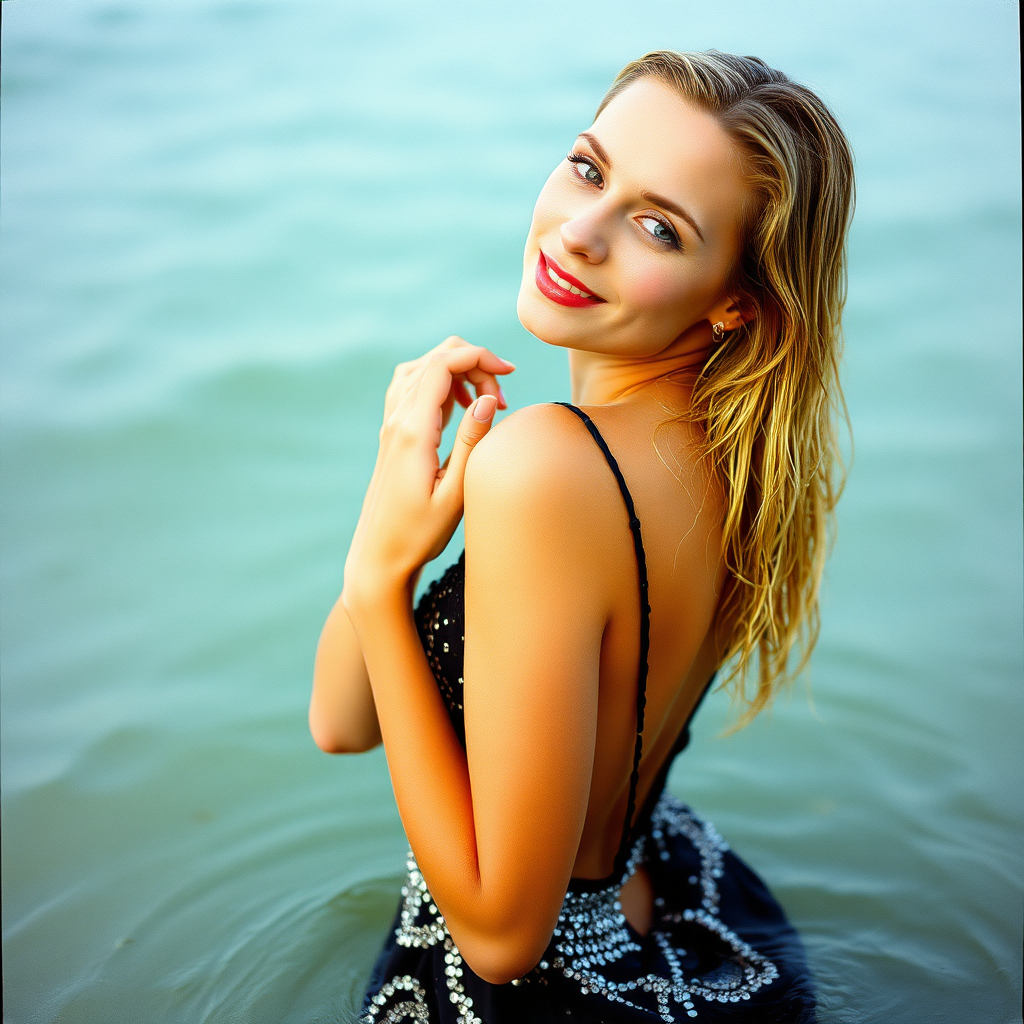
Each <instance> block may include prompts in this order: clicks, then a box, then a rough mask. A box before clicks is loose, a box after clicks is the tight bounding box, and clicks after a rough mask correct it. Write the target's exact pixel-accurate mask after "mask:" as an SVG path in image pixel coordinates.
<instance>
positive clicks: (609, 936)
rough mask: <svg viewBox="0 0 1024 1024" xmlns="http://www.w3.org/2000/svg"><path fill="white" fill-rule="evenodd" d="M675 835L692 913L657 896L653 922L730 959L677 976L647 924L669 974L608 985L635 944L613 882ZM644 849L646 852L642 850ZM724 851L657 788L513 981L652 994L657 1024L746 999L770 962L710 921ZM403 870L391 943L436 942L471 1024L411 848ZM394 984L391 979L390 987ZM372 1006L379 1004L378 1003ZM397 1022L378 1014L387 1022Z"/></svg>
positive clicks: (451, 950)
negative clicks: (686, 859)
mask: <svg viewBox="0 0 1024 1024" xmlns="http://www.w3.org/2000/svg"><path fill="white" fill-rule="evenodd" d="M677 836H682V837H684V838H685V839H687V840H688V841H689V842H690V843H691V844H692V845H693V847H694V849H695V850H696V851H697V853H698V855H699V856H700V865H701V866H700V877H699V879H697V878H694V879H693V882H694V883H697V882H698V881H699V884H700V888H701V906H700V907H699V908H698V909H696V910H690V909H687V910H683V911H679V912H674V911H670V910H668V909H666V908H665V901H664V900H663V899H658V900H656V901H655V910H656V911H660V916H659V918H658V920H659V921H660V923H661V924H663V925H672V924H678V923H679V922H681V921H687V922H689V923H692V924H696V925H698V926H700V927H702V928H705V929H707V930H708V931H710V932H714V933H715V935H716V936H717V937H718V938H719V939H720V940H721V941H722V942H724V943H725V944H726V945H727V946H729V948H730V949H731V950H732V951H733V954H734V956H733V958H732V959H731V960H727V961H726V962H725V963H723V964H722V965H721V966H720V967H719V968H717V969H716V970H714V971H712V972H711V973H710V974H708V975H704V976H697V977H690V978H687V977H686V976H685V975H684V973H683V969H682V966H681V963H680V960H681V958H682V957H684V956H685V955H686V951H685V950H682V949H677V948H675V947H673V945H672V937H671V933H670V932H669V931H663V930H660V929H658V928H657V926H656V925H655V927H653V928H652V929H651V933H650V934H651V937H652V938H653V939H654V941H655V942H656V943H657V944H658V948H659V949H660V950H661V953H662V955H663V956H664V958H665V963H666V964H667V965H668V971H669V976H668V977H665V976H663V975H659V974H653V973H652V974H645V975H640V976H638V977H636V978H630V979H628V980H626V981H613V980H611V979H609V978H607V977H606V976H605V974H604V972H603V970H602V968H604V967H606V966H607V965H609V964H614V963H616V962H617V961H619V960H621V959H622V957H623V956H625V955H626V954H627V953H630V952H639V951H640V948H641V947H640V946H639V945H638V944H637V943H636V942H635V941H634V940H633V937H632V936H631V934H630V931H629V929H628V927H627V923H626V918H625V915H624V914H623V913H622V904H621V902H620V901H619V895H620V893H621V890H622V886H623V885H625V883H626V882H627V881H628V880H629V879H630V878H631V877H632V875H633V873H634V872H635V871H636V869H637V867H638V866H639V865H640V864H641V863H643V861H644V860H645V859H647V858H648V857H650V856H652V855H656V856H659V857H664V856H665V854H667V853H668V844H667V842H666V840H667V839H668V838H675V837H677ZM651 843H653V847H654V848H653V849H649V846H650V845H651ZM728 849H729V847H728V845H727V844H726V842H725V841H724V840H723V839H722V837H721V836H720V835H719V834H718V832H717V830H716V829H715V827H714V825H712V824H711V823H710V822H708V821H704V820H703V819H701V818H699V817H698V816H697V815H696V814H694V813H693V811H691V810H690V809H689V808H687V807H686V806H685V805H684V804H682V803H680V802H679V801H678V800H676V799H675V798H674V797H672V796H671V795H670V794H669V793H668V792H663V793H662V794H661V797H660V799H659V800H658V803H657V805H656V807H655V809H654V813H653V814H652V816H651V827H650V830H649V835H646V834H644V835H641V836H640V837H639V838H638V839H637V840H636V842H635V843H634V844H633V848H632V849H631V850H630V856H629V859H628V861H627V862H626V868H625V871H624V872H623V877H622V879H621V880H620V881H619V882H617V883H615V884H613V885H610V886H608V887H607V888H605V889H600V890H598V891H596V892H569V893H567V894H566V897H565V901H564V903H563V904H562V911H561V913H560V914H559V915H558V922H557V923H556V925H555V931H554V935H553V937H552V941H551V947H550V948H552V950H553V954H554V955H550V956H549V955H548V954H546V955H545V959H544V960H542V961H541V962H540V964H538V966H537V967H535V968H534V969H533V970H532V971H531V972H530V973H529V974H528V975H526V976H524V978H523V979H520V983H525V982H531V981H540V982H541V983H545V982H546V981H547V978H545V977H544V975H545V974H546V973H551V972H557V973H559V974H562V975H563V976H564V977H566V978H568V979H571V980H572V981H575V982H578V983H579V987H580V991H581V992H583V994H584V995H586V994H597V995H601V996H604V997H605V998H606V999H608V1000H609V1001H611V1002H615V1003H621V1004H623V1005H624V1006H629V1007H633V1008H635V1009H640V1010H647V1011H648V1012H649V1010H650V1007H649V1006H648V1007H645V1006H641V1005H639V1004H638V1003H637V1002H635V1001H634V1000H636V999H638V998H639V993H648V994H650V995H652V996H653V997H654V1001H655V1003H656V1005H657V1011H656V1012H657V1013H658V1015H659V1016H660V1017H661V1019H662V1020H663V1021H666V1022H667V1024H676V1022H683V1021H685V1020H687V1019H692V1018H694V1017H697V1016H698V1011H697V1009H696V1006H695V1004H694V1001H693V1000H694V997H695V996H699V997H700V998H702V999H704V1000H706V1001H708V1002H719V1003H736V1002H740V1001H741V1000H748V999H750V997H751V996H752V995H753V994H754V993H755V992H757V991H758V990H759V989H761V988H763V987H764V986H765V985H768V984H770V983H771V982H773V981H774V980H775V979H776V978H777V977H778V976H779V972H778V969H777V968H776V966H775V964H773V963H772V962H771V961H770V960H769V959H768V958H767V957H764V956H762V955H761V954H760V953H758V952H757V951H756V950H755V949H753V948H752V947H751V946H750V945H749V944H748V943H747V942H744V941H743V939H741V938H740V937H739V936H738V935H737V934H736V933H735V932H734V931H732V929H731V928H729V927H728V926H727V925H726V924H725V923H724V922H723V921H722V920H721V919H720V918H719V916H718V906H719V892H718V879H719V878H721V877H722V855H723V853H725V851H726V850H728ZM408 867H409V877H408V880H407V882H406V885H405V886H404V887H403V889H402V895H403V897H404V899H403V903H402V911H401V915H400V921H401V924H400V925H399V927H398V928H397V929H396V931H395V938H396V941H397V942H398V944H399V945H401V946H407V947H416V948H424V949H425V948H427V947H429V946H433V945H436V944H437V943H440V942H443V943H444V947H445V950H446V954H445V964H446V965H447V966H446V968H445V972H446V974H447V975H448V988H449V990H450V996H449V997H450V999H451V1001H452V1002H453V1003H455V1004H456V1006H457V1009H458V1013H459V1016H460V1024H480V1019H479V1018H478V1017H476V1016H474V1015H473V1013H472V1002H473V1001H472V999H470V998H469V997H467V996H466V994H465V991H464V989H463V986H462V983H461V982H460V981H459V979H460V978H461V977H462V969H461V965H462V958H461V955H460V954H459V951H458V949H457V948H456V946H455V943H454V942H452V938H451V935H449V933H448V928H447V926H446V925H445V923H444V918H443V917H442V916H441V913H440V911H438V909H437V905H436V904H435V903H434V901H433V899H432V898H431V896H430V892H429V890H428V889H427V883H426V882H425V881H424V879H423V875H422V873H421V872H420V870H419V867H418V866H417V864H416V859H415V857H413V855H412V852H411V851H410V852H409V858H408ZM395 984H396V982H392V985H395ZM513 984H515V982H513ZM385 987H386V986H385ZM381 992H384V989H382V990H381ZM631 997H632V998H631ZM376 998H378V997H375V999H376ZM373 1005H377V1006H378V1007H380V1006H381V1004H379V1003H374V1004H373ZM402 1005H403V1006H406V1005H409V1006H411V1005H412V1004H402ZM396 1009H397V1008H396ZM423 1011H424V1012H425V1007H424V1008H423ZM368 1012H372V1010H371V1011H368ZM404 1012H407V1013H412V1012H414V1011H412V1010H408V1011H404ZM415 1012H419V1010H418V1009H417V1010H416V1011H415ZM684 1015H685V1016H684ZM404 1019H406V1018H404V1017H396V1018H394V1019H392V1018H384V1020H386V1022H387V1024H393V1021H400V1020H404ZM408 1019H411V1020H423V1021H426V1020H427V1018H426V1017H425V1016H422V1017H416V1016H410V1017H409V1018H408ZM365 1020H366V1021H368V1022H370V1021H372V1022H373V1024H379V1021H380V1020H381V1018H379V1017H377V1016H375V1015H374V1016H370V1017H366V1018H365Z"/></svg>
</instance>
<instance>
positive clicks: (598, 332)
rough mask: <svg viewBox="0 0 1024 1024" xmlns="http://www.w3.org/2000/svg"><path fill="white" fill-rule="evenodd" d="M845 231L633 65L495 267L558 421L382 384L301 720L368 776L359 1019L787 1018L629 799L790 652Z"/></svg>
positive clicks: (828, 404) (773, 164)
mask: <svg viewBox="0 0 1024 1024" xmlns="http://www.w3.org/2000/svg"><path fill="white" fill-rule="evenodd" d="M852 196H853V172H852V159H851V154H850V151H849V147H848V145H847V142H846V140H845V138H844V136H843V133H842V131H841V130H840V128H839V127H838V125H837V124H836V121H835V119H834V118H833V117H832V115H831V114H830V113H829V111H828V110H827V108H826V107H825V106H824V104H823V103H822V102H821V101H820V100H819V99H818V98H817V97H816V96H815V95H814V94H813V93H811V92H810V91H809V90H807V89H806V88H803V87H801V86H799V85H796V84H794V83H793V82H791V81H790V80H789V79H788V78H786V76H785V75H783V74H781V73H780V72H778V71H775V70H773V69H771V68H769V67H767V66H766V65H765V64H764V63H762V62H761V61H760V60H757V59H755V58H753V57H737V56H732V55H729V54H723V53H718V52H714V51H712V52H709V53H689V54H683V53H675V52H670V51H663V52H657V53H651V54H648V55H647V56H645V57H643V58H642V59H640V60H639V61H636V62H634V63H632V64H630V65H629V66H628V67H626V68H625V69H624V70H623V71H622V72H621V74H620V75H619V76H618V78H617V79H616V80H615V82H614V84H613V85H612V87H611V89H610V91H609V93H608V95H607V96H606V97H605V99H604V101H603V102H602V104H601V106H600V108H599V110H598V113H597V117H596V119H595V120H594V123H593V124H592V125H591V126H590V127H589V128H588V129H587V130H586V131H584V132H583V133H582V134H581V135H580V136H579V137H578V138H577V139H576V141H575V142H574V144H573V147H572V150H571V152H570V153H569V155H568V157H567V159H566V160H564V161H562V162H561V163H560V164H559V166H558V167H556V168H555V170H554V172H553V173H552V175H551V177H550V178H549V179H548V181H547V183H546V184H545V185H544V187H543V189H542V191H541V194H540V197H539V199H538V201H537V205H536V208H535V210H534V215H533V222H532V225H531V228H530V233H529V237H528V239H527V243H526V252H525V257H524V265H523V266H524V271H523V282H522V289H521V291H520V296H519V304H518V312H519V317H520V320H521V321H522V323H523V324H524V326H525V327H526V328H527V330H529V331H530V332H531V333H532V334H533V335H535V336H536V337H537V338H538V339H540V340H541V341H543V342H545V343H546V344H549V345H557V346H561V347H563V348H565V349H567V350H568V353H569V372H570V379H571V385H572V397H573V403H574V404H571V405H570V404H567V403H552V404H548V405H538V406H532V407H529V408H525V409H521V410H519V411H518V412H516V413H515V414H514V415H511V416H509V417H507V418H506V419H505V420H504V421H503V422H502V423H501V424H500V426H498V427H496V428H495V429H494V430H493V431H492V430H489V427H490V423H491V421H492V419H493V416H494V413H495V410H496V408H498V407H504V406H505V401H504V396H503V394H502V391H501V388H500V387H499V383H498V381H499V378H500V377H501V376H502V375H504V374H507V373H510V372H511V371H512V370H513V369H514V367H513V366H512V364H511V363H508V362H506V361H505V360H503V359H501V358H499V357H498V356H497V355H495V354H494V353H492V352H490V351H488V350H487V349H485V348H482V347H479V346H475V345H470V344H467V343H466V342H464V341H462V340H461V339H459V338H449V339H448V340H447V341H446V342H444V343H443V344H441V345H439V346H438V347H437V348H436V349H434V350H433V351H431V352H429V353H427V354H426V355H425V356H423V357H422V358H421V359H418V360H416V361H414V362H411V363H407V364H403V365H401V366H399V368H398V369H397V371H396V372H395V376H394V379H393V381H392V383H391V386H390V387H389V389H388V392H387V395H386V398H385V410H384V423H383V426H382V428H381V433H380V450H379V454H378V458H377V464H376V468H375V470H374V473H373V477H372V479H371V481H370V485H369V488H368V490H367V494H366V499H365V501H364V503H363V508H362V514H361V516H360V519H359V523H358V525H357V527H356V531H355V535H354V537H353V540H352V544H351V548H350V550H349V554H348V559H347V561H346V564H345V580H344V589H343V593H342V595H341V598H340V599H339V601H338V603H337V604H336V606H335V608H334V609H333V611H332V612H331V614H330V617H329V618H328V620H327V623H326V625H325V626H324V630H323V634H322V636H321V639H320V645H319V649H318V653H317V662H316V671H315V679H314V687H313V696H312V702H311V706H310V727H311V730H312V733H313V736H314V738H315V740H316V742H317V744H318V745H319V746H320V747H321V748H322V749H324V750H327V751H330V752H334V753H345V752H357V751H363V750H367V749H369V748H371V747H373V746H375V745H377V744H378V743H380V742H382V741H383V743H384V748H385V751H386V754H387V760H388V766H389V769H390V772H391V778H392V782H393V785H394V791H395V798H396V800H397V803H398V809H399V812H400V814H401V818H402V822H403V825H404V826H405V831H406V834H407V836H408V840H409V845H410V848H411V849H410V855H409V878H408V881H407V884H406V886H405V888H403V890H402V898H401V901H400V905H399V908H398V913H397V916H396V918H395V922H394V926H393V928H392V930H391V931H390V932H389V934H388V938H387V941H386V944H385V947H384V950H383V951H382V953H381V955H380V958H379V960H378V962H377V966H376V968H375V971H374V975H373V978H372V979H371V984H370V989H369V992H368V993H367V997H366V1003H365V1006H364V1010H363V1019H364V1020H366V1021H373V1022H385V1021H386V1022H388V1024H396V1022H399V1021H407V1020H408V1021H421V1022H426V1021H430V1022H446V1024H455V1022H460V1024H473V1022H484V1024H537V1022H548V1021H550V1022H555V1021H557V1022H559V1024H563V1022H564V1024H568V1022H572V1021H579V1022H598V1021H601V1022H609V1024H611V1022H624V1024H625V1022H641V1021H656V1020H664V1021H685V1020H690V1019H693V1018H697V1019H698V1020H703V1021H724V1020H729V1021H739V1020H743V1021H758V1022H765V1021H808V1020H812V1019H813V1017H814V997H813V992H812V988H811V985H810V981H809V978H808V975H807V970H806V967H805V964H804V957H803V952H802V947H801V944H800V941H799V938H798V937H797V935H796V933H795V931H794V930H793V928H792V926H791V925H790V924H789V923H788V921H787V920H786V917H785V915H784V913H783V911H782V909H781V908H780V907H779V905H778V904H777V903H776V901H775V900H774V899H773V898H772V896H771V894H770V893H769V892H768V890H767V889H766V888H765V886H764V884H763V883H762V882H761V881H760V879H758V878H757V876H756V875H755V874H754V873H753V872H752V871H751V870H750V869H749V868H748V867H746V865H744V864H743V862H742V861H741V860H739V859H738V858H737V857H736V856H735V855H734V854H733V853H732V852H730V851H729V849H728V847H727V846H726V845H725V844H724V842H723V841H722V840H721V838H720V837H719V836H718V834H717V833H716V831H715V829H714V827H713V826H712V825H711V824H709V823H708V822H706V821H704V820H702V819H701V818H699V817H698V816H697V815H696V814H694V813H693V812H692V811H691V810H690V809H689V808H687V807H686V806H684V805H683V804H681V803H679V802H678V801H677V800H675V799H674V798H673V797H671V796H670V795H669V794H668V793H667V792H666V791H665V789H664V786H665V779H666V775H667V773H668V769H669V766H670V765H671V763H672V760H673V758H674V757H675V755H676V754H678V753H679V752H680V751H681V750H682V749H683V748H684V747H685V746H686V743H687V740H688V736H689V723H690V720H691V719H692V717H693V714H694V712H695V710H696V709H697V707H698V705H699V704H700V701H701V699H702V698H703V696H704V694H705V693H706V692H707V690H708V688H709V686H710V685H711V681H712V679H713V678H715V675H716V673H718V672H719V671H721V672H722V675H723V681H724V684H725V685H729V686H732V687H733V688H734V691H735V693H736V695H737V697H738V698H739V700H740V701H741V702H744V713H743V720H747V719H749V718H750V717H751V716H753V715H754V714H756V713H757V712H758V711H759V710H761V709H762V708H763V707H765V706H766V705H767V704H768V703H769V702H770V700H771V698H772V695H773V694H774V693H775V691H776V689H777V688H778V687H779V686H780V685H781V684H782V683H783V682H784V681H785V680H786V679H787V678H788V677H790V676H791V675H792V674H793V672H795V671H797V670H798V669H799V667H800V666H801V665H802V664H803V663H804V662H805V661H806V658H807V657H808V655H809V654H810V651H811V648H812V647H813V644H814V640H815V638H816V630H817V595H818V584H819V580H820V576H821V571H822V565H823V560H824V556H825V542H826V530H827V526H828V522H829V518H830V515H831V513H832V510H833V507H834V505H835V500H836V495H837V490H836V486H835V483H834V478H835V475H836V465H837V453H836V441H835V436H836V435H835V417H836V414H837V409H838V408H839V407H840V406H841V401H842V400H841V394H840V390H839V383H838V360H839V348H840V337H839V327H840V312H841V308H842V303H843V282H844V248H845V239H846V232H847V227H848V222H849V217H850V212H851V209H852ZM471 386H472V387H473V388H475V390H476V393H477V397H476V398H475V400H472V399H471V395H470V392H469V390H468V388H469V387H471ZM456 402H458V403H459V404H460V405H461V406H467V407H468V408H467V411H466V413H465V414H464V416H463V419H462V422H461V424H460V426H459V430H458V435H457V438H456V440H455V444H454V449H453V451H452V453H451V456H450V458H449V460H448V461H447V462H446V464H445V465H444V466H441V465H439V460H438V446H439V444H440V440H441V431H442V429H443V425H444V424H445V423H446V422H447V420H448V418H449V416H450V414H451V412H452V409H453V407H454V404H455V403H456ZM463 515H464V516H465V538H466V547H465V551H464V553H463V555H462V556H461V557H460V558H459V560H458V561H457V562H456V563H455V564H454V565H453V566H451V567H450V568H449V569H448V571H447V572H445V574H444V575H443V576H442V577H441V579H440V580H439V581H438V582H437V583H435V584H434V585H433V586H432V587H431V588H430V589H429V590H428V591H427V593H426V594H425V595H424V597H423V598H422V600H421V601H420V602H419V604H418V605H417V606H416V607H415V608H414V607H413V602H412V596H413V591H414V588H415V584H416V581H417V579H418V576H419V573H420V570H421V569H422V567H423V566H424V565H425V564H426V563H427V562H429V561H430V560H431V559H433V558H435V557H436V556H437V555H438V554H439V553H440V552H441V551H442V550H443V549H444V547H445V545H446V544H447V542H448V540H449V539H450V537H451V536H452V533H453V531H454V530H455V527H456V525H457V523H458V521H459V519H460V517H462V516H463Z"/></svg>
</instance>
